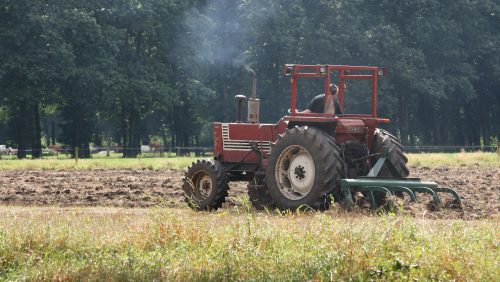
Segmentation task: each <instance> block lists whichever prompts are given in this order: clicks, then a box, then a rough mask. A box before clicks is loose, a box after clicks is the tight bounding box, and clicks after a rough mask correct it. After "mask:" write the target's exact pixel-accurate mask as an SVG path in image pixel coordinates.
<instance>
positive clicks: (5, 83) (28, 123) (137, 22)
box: [0, 0, 500, 158]
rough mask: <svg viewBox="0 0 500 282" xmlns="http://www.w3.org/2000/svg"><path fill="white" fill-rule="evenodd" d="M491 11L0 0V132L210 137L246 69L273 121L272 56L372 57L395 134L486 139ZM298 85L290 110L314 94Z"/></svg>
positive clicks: (314, 88)
mask: <svg viewBox="0 0 500 282" xmlns="http://www.w3.org/2000/svg"><path fill="white" fill-rule="evenodd" d="M499 21H500V4H499V1H498V0H481V1H478V0H476V1H470V0H441V1H437V0H419V1H373V0H358V1H351V0H335V1H332V0H317V1H297V0H295V1H290V0H268V1H262V0H237V1H235V0H217V1H215V0H212V1H207V0H121V1H98V0H84V1H83V0H65V1H36V0H6V1H1V2H0V62H1V63H0V144H7V145H10V146H12V147H16V148H19V149H20V150H18V157H19V158H24V157H25V154H26V152H27V151H26V150H27V149H28V150H29V149H30V148H32V149H34V151H33V154H34V155H35V157H38V156H39V154H40V152H41V151H40V149H41V148H42V147H43V145H47V146H49V145H54V144H56V145H62V144H64V145H67V146H69V147H71V148H75V147H78V148H80V149H81V151H80V154H81V155H82V156H81V157H88V156H89V154H90V150H89V144H91V143H92V144H93V145H95V146H108V145H113V144H120V145H121V147H123V148H125V149H124V150H123V155H124V156H125V157H132V158H133V157H135V156H136V155H137V154H138V152H139V148H140V145H141V144H149V143H150V142H153V143H157V144H160V143H161V144H163V145H164V146H172V147H199V146H210V145H211V144H210V143H211V138H210V135H211V130H210V123H211V122H212V121H223V122H229V121H234V120H235V118H236V114H235V111H236V110H235V108H236V107H235V101H234V95H236V94H244V95H247V96H248V95H249V94H250V93H251V81H250V79H251V77H250V74H249V72H248V67H251V68H252V69H254V70H255V71H256V73H257V78H258V88H257V89H258V95H259V98H260V100H261V102H262V103H261V106H260V109H261V113H260V117H261V120H262V121H264V122H272V123H275V122H276V121H278V120H279V118H281V117H282V116H283V115H284V114H285V113H286V112H287V109H288V108H289V107H290V105H289V95H290V93H289V90H290V86H289V83H290V82H289V79H288V78H285V77H284V76H283V75H282V72H281V71H282V67H283V65H284V64H286V63H302V64H320V63H321V64H327V63H328V64H351V65H376V66H384V67H386V68H387V75H386V76H385V77H384V78H383V79H381V80H380V83H379V88H378V89H379V92H378V93H379V96H378V102H379V103H378V115H379V116H380V117H387V118H390V119H391V120H392V121H393V123H392V124H389V125H387V129H388V130H389V131H390V132H393V133H396V132H398V133H399V136H401V139H402V140H401V141H402V142H403V144H404V145H408V144H411V145H476V146H496V143H495V141H497V140H499V138H500V136H499V135H498V134H499V133H500V123H499V122H498V121H499V120H500V100H499V99H500V98H499V97H500V96H499V95H498V90H497V89H500V79H499V78H500V70H499V68H498V66H499V65H500V29H499V28H498V22H499ZM347 23H348V24H347ZM21 47H22V48H21ZM334 77H335V76H334ZM336 77H338V75H336ZM333 80H335V79H333ZM361 84H362V83H361ZM298 85H299V88H298V96H297V97H298V103H297V106H298V107H299V108H301V109H302V108H304V107H305V106H306V105H307V101H308V100H309V99H311V98H312V97H313V96H315V95H317V94H319V93H320V91H322V85H317V84H314V83H309V82H303V81H302V80H301V81H299V83H298ZM365 86H366V85H359V84H357V83H355V82H352V83H348V85H347V88H346V89H347V90H346V91H347V92H346V104H345V109H344V112H345V113H366V112H367V111H368V109H369V108H370V107H369V106H368V105H369V104H370V98H371V95H370V93H369V92H368V91H367V88H366V87H365ZM160 141H161V142H160Z"/></svg>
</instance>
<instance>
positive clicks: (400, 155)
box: [371, 128, 410, 177]
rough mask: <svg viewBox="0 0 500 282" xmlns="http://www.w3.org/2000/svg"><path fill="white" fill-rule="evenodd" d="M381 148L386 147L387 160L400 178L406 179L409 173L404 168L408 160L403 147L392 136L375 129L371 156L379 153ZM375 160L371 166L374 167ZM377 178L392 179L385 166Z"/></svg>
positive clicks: (406, 168)
mask: <svg viewBox="0 0 500 282" xmlns="http://www.w3.org/2000/svg"><path fill="white" fill-rule="evenodd" d="M383 147H387V150H388V153H389V154H388V155H389V160H390V161H391V162H392V164H394V167H395V168H396V170H397V171H398V172H399V174H401V177H407V176H408V175H409V174H410V171H409V170H408V167H407V166H406V163H407V162H408V158H407V157H406V155H405V153H404V149H403V146H402V145H401V144H400V143H399V142H398V139H397V138H396V137H395V136H394V135H392V134H390V133H389V132H387V131H385V130H383V129H380V128H377V129H375V138H374V140H373V145H372V150H371V154H378V153H381V152H382V148H383ZM377 160H378V159H376V160H373V162H372V165H374V164H375V163H376V162H377ZM379 176H385V177H393V176H392V174H391V172H390V170H389V168H388V167H387V166H385V165H384V166H383V167H382V169H381V170H380V173H379Z"/></svg>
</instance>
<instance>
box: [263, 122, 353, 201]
mask: <svg viewBox="0 0 500 282" xmlns="http://www.w3.org/2000/svg"><path fill="white" fill-rule="evenodd" d="M287 158H289V159H288V160H287ZM300 160H305V161H304V162H303V163H304V166H302V165H301V164H300ZM310 163H312V164H310ZM287 164H288V167H287ZM343 166H344V162H343V160H342V158H341V157H340V148H339V147H338V146H337V145H336V144H335V139H334V138H333V137H331V136H330V135H328V134H327V133H326V132H324V131H322V130H320V129H317V128H314V127H307V126H301V127H295V128H292V129H287V130H286V132H285V133H283V134H281V135H279V136H278V140H277V142H276V143H274V144H272V147H271V155H270V157H269V165H268V167H267V170H266V178H267V181H266V182H267V187H268V190H269V194H270V195H271V198H272V199H273V202H274V204H275V205H276V206H277V207H278V208H279V209H281V210H296V209H298V208H305V207H310V208H313V209H320V210H322V209H325V208H327V207H328V203H329V199H327V197H328V195H330V194H332V193H334V192H337V191H335V190H337V189H339V181H340V179H341V178H342V176H343ZM312 173H314V174H312ZM287 179H288V182H287ZM300 181H305V182H306V183H307V185H308V187H307V188H303V187H302V186H300V185H301V183H299V182H300ZM292 183H295V184H298V185H295V184H292ZM301 190H302V191H301ZM297 191H298V192H297Z"/></svg>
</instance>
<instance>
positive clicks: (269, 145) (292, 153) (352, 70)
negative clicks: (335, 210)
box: [183, 64, 460, 210]
mask: <svg viewBox="0 0 500 282" xmlns="http://www.w3.org/2000/svg"><path fill="white" fill-rule="evenodd" d="M284 72H285V74H286V75H288V76H290V79H291V105H290V111H289V115H286V116H284V117H283V118H281V119H280V120H279V121H278V123H276V124H264V123H259V99H257V98H256V90H255V89H256V87H255V86H256V78H255V73H254V72H253V71H252V73H253V92H252V97H251V98H249V99H248V118H247V122H246V123H244V122H242V121H241V108H242V107H241V106H242V103H243V100H244V99H245V96H242V95H238V96H236V98H237V99H238V118H237V122H235V123H221V122H214V123H213V136H214V160H198V161H197V162H196V163H193V165H192V166H191V167H189V168H188V170H187V172H186V175H185V178H184V184H183V190H184V192H185V197H186V201H187V203H188V204H189V206H190V207H192V208H193V209H197V210H216V209H218V208H220V207H221V206H222V204H223V203H224V202H225V198H226V197H227V196H228V190H229V185H228V183H229V182H230V181H248V195H249V198H250V202H251V203H252V204H253V206H254V207H256V208H258V209H262V208H266V207H267V208H275V207H277V208H279V209H281V210H295V209H297V208H301V207H310V208H313V209H320V210H322V209H325V208H327V207H328V205H329V204H330V202H331V200H332V199H335V200H344V201H345V202H346V203H347V206H352V205H353V201H352V197H351V194H352V193H354V192H357V191H360V192H363V193H364V194H365V195H367V196H368V197H369V198H370V200H371V204H372V207H376V206H377V205H379V204H380V202H381V201H383V199H384V197H385V195H386V194H389V195H390V194H396V195H398V194H399V195H400V194H402V193H407V194H408V195H409V196H410V197H411V199H414V200H416V193H417V192H420V193H429V194H431V195H432V196H433V197H434V199H435V201H436V202H438V203H439V197H438V196H437V192H449V193H453V192H454V191H453V190H452V191H448V190H451V189H448V188H438V187H437V184H436V183H434V182H421V181H420V180H419V179H416V178H406V176H408V174H409V172H408V168H407V167H406V162H407V158H406V156H405V155H404V153H403V147H402V146H401V145H400V144H399V143H398V141H397V139H396V137H394V136H393V135H391V134H389V133H388V132H387V131H384V130H381V129H378V128H377V125H378V124H386V123H388V122H389V120H388V119H385V118H379V117H378V116H377V81H378V79H379V77H380V76H382V75H384V72H385V69H383V68H378V67H370V66H344V65H299V64H290V65H285V66H284ZM304 78H320V79H323V81H324V83H323V85H324V90H325V92H324V93H325V99H324V101H325V111H324V113H301V112H299V111H298V110H297V103H296V101H297V82H298V80H299V79H304ZM333 78H335V79H336V81H337V83H338V88H339V91H338V102H339V104H340V108H343V105H344V98H345V97H344V95H345V91H344V90H345V85H346V81H348V80H365V81H368V82H371V113H370V114H335V110H334V109H335V107H332V103H333V101H332V100H333V99H332V96H331V94H330V82H331V81H332V79H333ZM455 194H456V192H455ZM455 194H454V195H455ZM456 195H457V196H456V197H455V198H456V199H457V201H458V202H460V198H459V197H458V194H456Z"/></svg>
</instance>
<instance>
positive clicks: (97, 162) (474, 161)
mask: <svg viewBox="0 0 500 282" xmlns="http://www.w3.org/2000/svg"><path fill="white" fill-rule="evenodd" d="M207 158H211V157H207ZM196 159H197V158H195V157H179V158H159V157H158V158H128V159H124V158H120V157H111V158H105V157H101V158H93V159H80V160H78V163H77V162H75V160H73V159H53V158H52V159H41V160H30V159H25V160H16V159H7V160H6V159H4V160H0V170H5V169H49V170H52V169H124V168H132V169H183V168H186V167H187V166H188V165H190V164H191V162H193V161H195V160H196ZM408 164H409V166H427V167H436V166H474V165H477V166H482V167H500V156H499V155H498V154H495V153H483V152H475V153H428V154H408Z"/></svg>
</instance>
